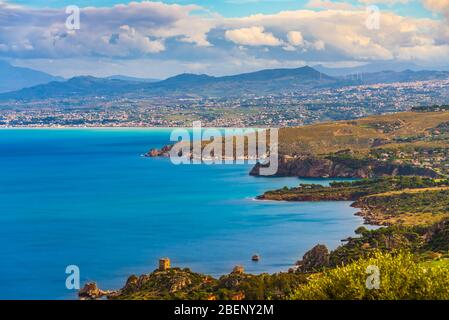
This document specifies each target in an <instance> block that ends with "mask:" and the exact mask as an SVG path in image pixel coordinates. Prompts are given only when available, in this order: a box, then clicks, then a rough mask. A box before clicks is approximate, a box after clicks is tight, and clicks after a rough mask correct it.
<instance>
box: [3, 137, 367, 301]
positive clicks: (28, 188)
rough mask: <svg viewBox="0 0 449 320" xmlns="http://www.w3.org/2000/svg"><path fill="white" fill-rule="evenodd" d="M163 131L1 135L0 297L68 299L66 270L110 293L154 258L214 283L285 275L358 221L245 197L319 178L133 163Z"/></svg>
mask: <svg viewBox="0 0 449 320" xmlns="http://www.w3.org/2000/svg"><path fill="white" fill-rule="evenodd" d="M170 133H171V130H170V129H140V128H73V129H72V128H64V129H59V128H58V129H53V128H49V129H40V128H39V129H1V130H0V243H1V245H0V257H1V260H0V299H76V298H77V291H76V288H75V289H74V288H73V286H69V288H68V287H67V285H66V282H67V277H69V276H70V275H71V274H70V273H67V272H68V270H69V269H70V268H73V266H75V267H76V268H77V269H78V270H79V274H80V283H81V286H82V285H83V284H84V283H86V282H89V281H95V282H96V283H97V284H98V286H99V287H100V288H102V289H118V288H121V287H122V286H123V285H124V284H125V282H126V279H127V278H128V277H129V276H130V275H131V274H136V275H140V274H144V273H150V272H152V271H153V270H155V269H156V268H157V265H158V260H159V258H162V257H168V258H170V260H171V264H172V266H176V267H181V268H190V269H191V270H193V271H195V272H201V273H205V274H209V275H212V276H215V277H219V276H220V275H223V274H226V273H229V272H230V271H231V270H232V269H233V267H234V266H236V265H242V266H243V267H244V268H245V272H248V273H255V274H258V273H264V272H267V273H274V272H281V271H287V270H288V269H289V268H290V267H292V266H293V265H294V264H295V262H296V261H297V260H299V259H300V258H301V257H302V255H303V254H304V253H305V252H306V251H307V250H309V249H310V248H312V247H313V246H314V245H316V244H325V245H326V246H328V247H329V248H331V249H333V248H336V247H337V246H339V245H340V244H341V239H344V238H347V237H348V236H353V235H354V230H355V229H356V228H357V227H358V226H360V225H362V223H363V221H362V219H361V218H360V217H358V216H355V215H354V214H355V213H356V211H357V210H356V209H354V208H352V207H351V206H350V204H351V203H350V202H346V201H341V202H275V201H259V200H255V197H256V196H257V195H260V194H262V193H263V192H265V191H267V190H271V189H278V188H282V187H284V186H288V187H292V186H297V185H299V184H300V183H319V184H323V185H326V184H328V183H329V182H330V180H327V179H299V178H296V177H285V178H277V177H253V176H250V175H249V171H250V169H251V166H252V165H250V164H233V165H231V164H227V165H225V164H222V165H218V164H199V165H198V164H197V165H195V164H182V165H174V164H173V163H171V161H170V160H169V159H168V158H146V157H143V156H142V154H144V153H145V152H147V151H148V150H150V149H151V148H160V147H162V146H164V145H166V144H168V143H170ZM254 254H258V255H260V261H258V262H253V261H251V257H252V255H254ZM70 266H72V267H70ZM68 267H69V269H68ZM70 270H72V269H70Z"/></svg>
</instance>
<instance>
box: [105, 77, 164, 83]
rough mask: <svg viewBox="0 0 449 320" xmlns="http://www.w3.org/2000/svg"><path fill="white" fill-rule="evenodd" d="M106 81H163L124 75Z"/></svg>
mask: <svg viewBox="0 0 449 320" xmlns="http://www.w3.org/2000/svg"><path fill="white" fill-rule="evenodd" d="M104 79H109V80H124V81H135V82H158V81H161V80H160V79H152V78H137V77H128V76H122V75H113V76H109V77H105V78H104Z"/></svg>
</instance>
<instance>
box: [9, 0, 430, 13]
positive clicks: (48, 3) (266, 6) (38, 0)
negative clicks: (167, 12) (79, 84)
mask: <svg viewBox="0 0 449 320" xmlns="http://www.w3.org/2000/svg"><path fill="white" fill-rule="evenodd" d="M161 1H162V2H164V3H177V4H198V5H200V6H202V7H205V8H208V9H210V10H213V11H215V12H218V13H220V14H221V15H223V16H225V17H242V16H247V15H251V14H258V13H263V14H270V13H277V12H279V11H283V10H298V9H302V8H304V7H305V6H306V5H307V3H308V2H309V1H308V0H161ZM10 2H11V3H17V4H23V5H29V6H34V7H41V8H42V7H55V8H57V7H59V8H61V7H64V6H67V5H73V4H74V5H78V6H80V7H86V6H96V7H108V6H113V5H115V4H121V3H128V2H131V1H123V0H14V1H10ZM334 2H337V1H334ZM342 2H345V3H352V4H357V3H359V2H358V1H356V0H349V1H342ZM373 3H374V4H376V5H378V6H379V7H380V8H383V9H389V10H392V11H395V12H397V13H399V14H401V15H407V16H414V17H431V16H432V13H431V12H430V11H429V10H426V9H425V8H424V7H423V5H422V3H421V1H418V0H411V1H408V2H407V3H401V2H400V1H399V2H398V3H396V4H393V5H386V4H384V3H382V0H380V1H373Z"/></svg>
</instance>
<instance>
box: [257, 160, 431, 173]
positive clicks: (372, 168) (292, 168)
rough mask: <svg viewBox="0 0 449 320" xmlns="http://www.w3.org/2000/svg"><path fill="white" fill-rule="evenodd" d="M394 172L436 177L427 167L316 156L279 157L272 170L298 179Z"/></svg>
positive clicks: (258, 165) (258, 166)
mask: <svg viewBox="0 0 449 320" xmlns="http://www.w3.org/2000/svg"><path fill="white" fill-rule="evenodd" d="M261 166H262V165H260V164H256V165H255V166H254V167H253V168H252V170H251V171H250V175H253V176H258V175H259V168H260V167H261ZM397 175H403V176H413V175H416V176H423V177H431V178H437V177H438V176H439V175H438V173H436V172H435V171H433V170H431V169H427V168H420V167H415V166H412V165H409V164H394V163H389V162H382V161H376V160H367V159H354V158H352V159H348V158H338V157H327V158H319V157H314V156H304V157H297V158H290V157H281V158H280V159H279V165H278V170H277V173H276V176H281V177H288V176H292V177H302V178H371V177H382V176H397Z"/></svg>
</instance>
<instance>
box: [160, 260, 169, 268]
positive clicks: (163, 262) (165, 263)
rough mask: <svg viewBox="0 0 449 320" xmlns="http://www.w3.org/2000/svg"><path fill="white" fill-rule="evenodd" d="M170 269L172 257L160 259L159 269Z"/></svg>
mask: <svg viewBox="0 0 449 320" xmlns="http://www.w3.org/2000/svg"><path fill="white" fill-rule="evenodd" d="M168 269H170V259H169V258H161V259H159V271H165V270H168Z"/></svg>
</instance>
